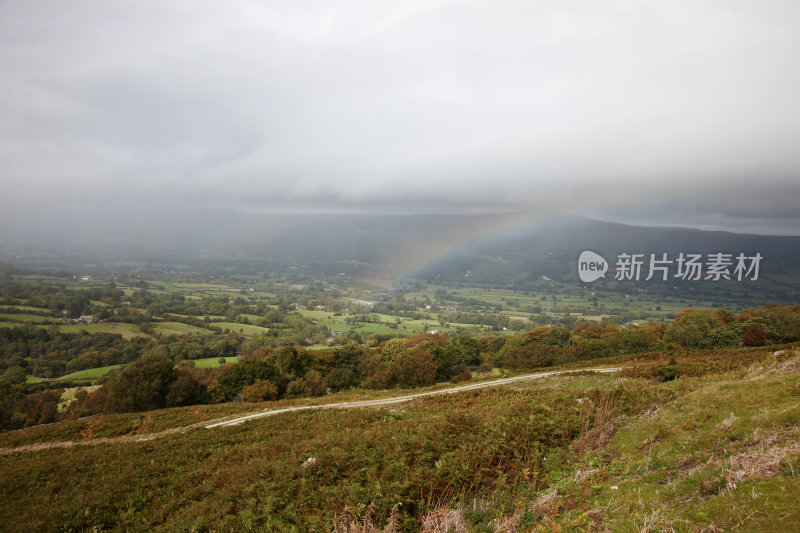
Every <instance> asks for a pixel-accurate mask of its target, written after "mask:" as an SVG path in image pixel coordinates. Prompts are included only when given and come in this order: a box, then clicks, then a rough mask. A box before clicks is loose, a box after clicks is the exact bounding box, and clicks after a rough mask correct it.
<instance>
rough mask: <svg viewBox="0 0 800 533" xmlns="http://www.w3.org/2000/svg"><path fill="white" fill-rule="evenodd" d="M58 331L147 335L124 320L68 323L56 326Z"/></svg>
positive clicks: (127, 335)
mask: <svg viewBox="0 0 800 533" xmlns="http://www.w3.org/2000/svg"><path fill="white" fill-rule="evenodd" d="M48 327H49V326H48ZM57 327H58V330H59V331H63V332H64V333H80V332H81V331H86V332H87V333H116V334H117V335H122V337H123V338H125V339H132V338H133V337H149V336H150V335H148V334H147V333H143V332H142V331H140V330H139V326H137V325H136V324H128V323H126V322H105V323H103V324H68V325H59V326H57Z"/></svg>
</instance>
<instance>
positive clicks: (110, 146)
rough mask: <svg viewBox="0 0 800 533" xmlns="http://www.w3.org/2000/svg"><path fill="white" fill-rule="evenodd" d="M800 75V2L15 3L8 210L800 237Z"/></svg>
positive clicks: (4, 26)
mask: <svg viewBox="0 0 800 533" xmlns="http://www.w3.org/2000/svg"><path fill="white" fill-rule="evenodd" d="M798 60H800V4H797V3H796V2H791V1H773V2H764V3H758V4H757V5H756V4H754V3H751V2H725V3H723V2H707V3H698V2H671V3H663V2H644V3H630V2H604V3H597V2H578V1H568V2H558V3H547V2H534V3H530V2H511V1H506V2H500V3H498V2H485V1H483V2H439V3H430V2H422V1H420V2H403V3H401V5H395V6H393V5H389V4H378V3H373V2H345V1H337V2H267V3H262V2H250V1H246V0H240V1H237V2H232V3H225V4H224V5H223V4H220V3H217V2H210V1H208V2H207V1H192V2H188V1H186V2H181V1H173V2H114V3H105V2H95V1H89V0H86V1H75V2H71V3H70V5H69V8H68V9H67V8H65V7H64V6H62V5H59V4H56V3H54V2H35V3H34V2H23V1H6V2H3V3H0V82H2V83H0V113H2V115H3V116H4V117H5V119H4V121H3V123H2V124H0V161H2V162H3V164H2V169H0V184H2V189H3V191H4V193H5V194H4V195H3V196H4V199H3V200H0V205H5V206H6V207H9V208H10V207H13V208H15V209H24V208H37V209H41V208H45V209H46V206H47V205H49V204H51V203H53V202H56V201H59V200H63V199H68V200H69V201H77V200H78V199H81V200H82V202H83V204H90V203H91V200H93V199H96V200H97V201H98V202H99V201H108V200H109V199H113V198H120V197H125V198H129V199H130V200H131V201H134V202H135V201H144V200H145V199H149V200H150V201H158V202H161V203H163V204H164V205H169V204H170V203H176V204H189V205H203V206H224V207H229V208H241V209H275V208H298V209H299V208H303V209H315V208H316V209H323V210H337V209H338V210H355V211H358V210H361V211H375V210H378V211H380V210H382V209H391V210H393V211H402V210H403V209H406V210H408V211H417V212H419V211H424V210H432V211H442V212H445V211H446V212H452V211H458V210H459V209H460V210H465V211H475V210H490V209H497V210H505V209H509V210H510V209H518V208H524V207H526V206H529V205H531V204H536V205H539V204H544V205H549V206H551V207H553V208H563V209H564V210H568V211H573V212H579V213H587V214H588V213H597V214H598V216H604V217H605V218H611V219H614V217H615V216H616V217H617V219H620V220H622V219H626V220H627V219H637V220H639V219H641V220H643V221H644V222H647V221H648V220H650V221H652V222H654V223H655V222H658V221H662V222H664V221H667V222H668V221H670V220H677V219H679V220H681V221H683V222H684V223H689V224H691V223H692V220H694V221H695V224H696V225H698V226H700V225H708V224H709V223H710V221H712V222H715V223H716V224H717V225H725V224H729V223H732V221H735V220H736V219H741V220H744V222H739V223H740V224H742V225H747V224H750V226H752V227H756V226H757V227H760V228H767V227H769V228H773V229H772V230H771V231H781V232H792V230H793V228H797V225H796V216H793V215H796V213H797V211H798V210H797V208H796V206H794V205H793V203H794V200H793V198H798V197H800V180H798V179H797V176H798V169H800V152H798V150H797V149H796V146H797V144H798V140H800V139H799V138H798V128H800V100H798V98H797V96H796V95H797V94H800V71H798V69H797V68H796V65H797V64H798V62H799V61H798ZM153 199H155V200H153ZM648 213H649V215H650V216H649V218H648ZM670 213H671V214H670ZM678 213H679V214H678ZM615 214H616V215H615ZM747 221H750V222H747ZM770 221H771V222H770ZM794 232H796V233H800V229H796V230H794Z"/></svg>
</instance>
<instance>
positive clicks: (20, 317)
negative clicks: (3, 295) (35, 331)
mask: <svg viewBox="0 0 800 533" xmlns="http://www.w3.org/2000/svg"><path fill="white" fill-rule="evenodd" d="M0 320H2V321H8V322H25V323H29V324H40V323H42V322H50V321H52V320H53V319H52V318H48V317H46V316H41V315H28V314H24V313H0Z"/></svg>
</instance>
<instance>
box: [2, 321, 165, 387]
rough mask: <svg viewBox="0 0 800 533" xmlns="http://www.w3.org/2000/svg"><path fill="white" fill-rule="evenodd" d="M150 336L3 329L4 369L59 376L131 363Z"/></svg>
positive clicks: (36, 329)
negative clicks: (18, 369)
mask: <svg viewBox="0 0 800 533" xmlns="http://www.w3.org/2000/svg"><path fill="white" fill-rule="evenodd" d="M148 342H150V341H148V339H144V338H134V339H124V338H123V337H122V336H121V335H117V334H109V333H95V334H93V335H90V334H88V333H62V332H59V331H58V329H57V328H41V327H36V326H32V325H21V326H15V327H12V328H5V327H3V328H0V371H2V370H5V369H8V368H14V367H19V368H21V369H22V370H23V372H26V373H28V374H31V375H34V376H41V377H47V378H50V377H58V376H62V375H64V374H67V373H69V372H74V371H76V370H82V369H84V368H95V367H98V366H106V365H114V364H120V363H129V362H131V361H134V360H135V359H137V358H138V357H139V356H140V354H141V353H142V350H143V349H144V348H145V346H146V345H147V344H148Z"/></svg>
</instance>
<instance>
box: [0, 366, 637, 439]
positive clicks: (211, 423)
mask: <svg viewBox="0 0 800 533" xmlns="http://www.w3.org/2000/svg"><path fill="white" fill-rule="evenodd" d="M620 370H621V369H620V368H618V367H615V368H582V369H579V370H560V371H555V372H542V373H539V374H528V375H525V376H516V377H513V378H503V379H495V380H492V381H483V382H481V383H471V384H469V385H462V386H460V387H452V388H449V389H442V390H436V391H431V392H421V393H418V394H408V395H405V396H395V397H392V398H383V399H380V400H360V401H352V402H341V403H329V404H317V405H301V406H297V407H287V408H285V409H275V410H274V411H261V412H258V413H253V414H250V415H245V416H239V417H236V418H229V417H225V418H217V419H213V420H205V421H203V422H196V423H194V424H190V425H188V426H182V427H177V428H170V429H167V430H164V431H159V432H156V433H148V434H144V435H124V436H120V437H111V438H100V439H91V440H84V441H64V442H41V443H37V444H28V445H26V446H19V447H17V448H0V455H6V454H10V453H22V452H35V451H40V450H50V449H53V448H70V447H72V446H93V445H98V444H113V443H120V442H144V441H150V440H154V439H158V438H161V437H165V436H167V435H174V434H176V433H185V432H187V431H189V430H192V429H197V428H203V427H204V428H206V429H214V428H220V427H231V426H236V425H239V424H243V423H245V422H247V421H248V420H254V419H256V418H262V417H265V416H275V415H280V414H283V413H291V412H294V411H307V410H309V409H352V408H357V407H379V406H382V405H391V404H395V403H401V402H408V401H411V400H416V399H417V398H424V397H426V396H438V395H441V394H455V393H457V392H464V391H470V390H476V389H484V388H486V387H497V386H500V385H507V384H509V383H515V382H518V381H525V380H530V379H541V378H546V377H549V376H556V375H559V374H573V373H576V372H595V373H599V374H604V373H609V372H619V371H620Z"/></svg>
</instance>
